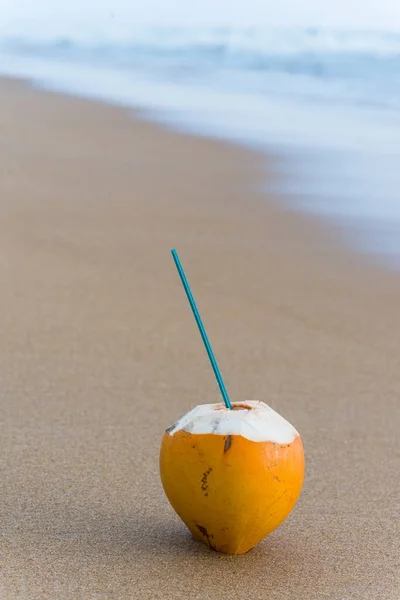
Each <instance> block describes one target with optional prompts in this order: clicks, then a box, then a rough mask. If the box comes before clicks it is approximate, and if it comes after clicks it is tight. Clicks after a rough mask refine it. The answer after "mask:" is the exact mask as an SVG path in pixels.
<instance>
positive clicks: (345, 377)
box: [0, 79, 400, 600]
mask: <svg viewBox="0 0 400 600" xmlns="http://www.w3.org/2000/svg"><path fill="white" fill-rule="evenodd" d="M139 116H140V115H139ZM0 126H1V130H2V136H3V139H4V140H5V143H4V146H3V148H2V149H1V150H0V165H1V166H0V171H1V178H0V181H1V182H2V183H1V185H2V188H3V189H2V191H1V198H2V202H1V205H0V257H3V258H2V259H1V258H0V276H1V278H2V283H3V285H2V288H3V290H4V291H3V293H2V295H1V299H0V302H1V305H0V309H1V314H2V315H5V316H6V317H5V318H4V319H3V327H2V336H1V339H0V362H1V364H2V378H1V381H0V393H1V396H2V398H3V399H4V400H3V403H2V408H1V410H2V414H1V420H0V424H1V425H2V429H4V430H3V431H2V433H1V440H2V441H1V455H2V461H3V462H4V464H3V465H2V466H3V469H2V471H3V473H2V477H3V485H4V490H5V492H4V494H3V505H2V508H1V509H0V510H1V511H2V514H1V518H2V522H3V523H5V526H4V528H3V532H2V537H1V538H0V546H1V551H2V554H3V565H2V567H3V578H2V583H1V584H0V585H1V586H3V587H2V588H1V587H0V590H2V593H3V595H4V596H5V597H7V599H9V600H13V599H14V598H18V599H24V598H26V599H27V600H30V598H32V597H33V596H35V597H36V596H38V597H40V598H41V599H43V600H46V599H47V598H48V599H49V600H50V599H51V600H53V599H54V597H58V598H62V599H63V600H64V599H65V600H68V599H69V598H71V599H72V598H73V599H74V600H76V599H77V598H80V597H82V598H83V597H85V598H91V597H96V595H97V596H101V595H103V596H104V597H110V598H118V599H122V600H123V599H124V598H131V597H132V594H133V593H135V597H136V598H138V599H141V598H143V600H144V599H146V598H156V597H158V595H159V594H162V596H163V597H164V598H179V597H182V598H188V597H190V598H193V599H197V598H198V599H199V600H203V599H204V598H205V597H219V596H222V595H223V594H226V595H229V597H230V598H232V599H236V598H238V599H239V598H242V597H243V596H244V595H246V597H247V598H249V600H253V598H254V600H256V599H258V598H260V597H268V598H269V599H271V600H282V598H283V597H284V598H285V599H287V600H292V599H293V600H302V599H303V598H304V600H320V598H321V597H323V596H324V595H326V596H327V597H330V598H334V599H335V600H336V598H337V599H338V600H339V599H341V598H346V600H347V599H355V600H356V599H357V600H361V599H364V598H365V597H368V598H369V599H371V600H375V599H376V600H382V598H385V600H392V599H393V600H397V593H398V591H397V590H398V582H399V578H400V572H399V569H398V564H397V562H398V561H397V556H398V551H399V549H400V548H399V541H398V536H397V535H396V531H395V523H396V518H397V507H396V502H395V500H396V493H395V492H396V490H395V487H396V481H397V480H398V477H397V472H398V455H399V447H398V429H399V425H400V423H399V413H398V408H397V405H398V401H397V399H398V395H399V392H400V389H399V382H398V365H397V358H396V357H397V351H398V347H399V343H400V315H399V311H398V306H399V303H400V281H399V279H398V277H396V276H395V275H394V274H392V273H391V272H389V271H386V270H385V269H380V268H376V267H374V266H373V265H371V264H368V261H366V260H364V258H363V256H362V255H358V254H356V253H355V252H354V253H353V252H351V251H348V249H345V248H341V247H340V243H339V241H338V240H337V239H336V238H335V233H334V232H333V231H332V230H331V228H330V227H325V225H324V224H323V223H320V221H319V219H317V218H313V217H312V218H309V217H308V216H304V215H302V214H298V213H294V212H293V211H291V210H290V209H287V207H282V206H279V204H278V203H277V202H276V201H274V199H273V198H268V197H267V196H265V194H264V193H263V192H262V191H258V187H259V183H260V180H261V179H262V178H263V176H264V174H265V166H264V162H263V160H261V158H260V157H259V156H258V155H257V154H256V153H252V152H249V151H248V150H244V149H240V148H238V147H236V146H234V145H232V144H229V143H227V142H220V141H214V140H209V139H205V138H200V137H199V138H198V137H195V136H191V135H188V134H179V133H175V132H171V131H170V130H168V129H167V128H164V127H160V126H159V125H158V124H153V123H150V122H148V121H141V120H140V118H134V117H131V111H129V113H127V112H126V110H125V109H121V108H115V107H112V106H108V105H105V104H103V103H95V102H90V101H88V100H81V99H76V98H73V97H70V96H65V95H60V94H57V93H55V92H44V91H39V90H37V89H36V88H34V87H32V86H31V85H30V84H26V83H21V82H10V81H6V80H4V79H1V80H0ZM273 165H274V157H271V159H270V161H269V163H267V176H269V177H273V176H274V175H273V168H274V167H273ZM268 170H270V173H268ZM172 247H176V248H177V249H178V251H179V254H180V257H181V260H182V263H183V265H184V268H185V270H186V272H187V275H188V278H189V281H190V283H191V286H192V288H193V293H194V294H195V297H196V300H197V301H198V304H199V309H200V310H201V313H202V316H203V318H204V321H205V325H206V328H207V331H208V333H209V335H210V339H211V342H212V344H213V347H214V350H215V353H216V356H217V359H218V362H219V364H220V367H221V371H222V373H223V376H224V379H225V381H226V383H227V387H228V389H229V392H230V395H231V397H232V399H234V400H244V399H249V398H257V399H261V400H264V401H266V402H267V403H268V404H271V406H272V407H273V408H274V409H276V410H277V411H278V412H280V413H281V414H282V415H283V416H284V417H285V418H287V419H288V420H289V421H290V422H291V423H293V425H294V426H295V427H296V429H298V431H299V432H300V433H301V435H302V438H303V441H304V445H305V456H306V479H305V484H304V488H303V493H302V496H301V498H300V500H299V503H298V505H297V507H296V508H295V510H294V511H293V513H292V514H291V515H290V517H289V518H288V520H287V521H286V522H285V523H284V524H283V525H282V526H281V527H280V528H279V529H278V530H276V531H275V532H274V533H273V534H271V536H269V537H268V538H267V539H266V540H264V541H263V542H262V543H261V544H260V545H259V546H257V547H256V548H255V549H254V550H253V551H251V552H250V553H248V554H247V555H245V556H244V557H243V558H242V559H231V558H221V557H219V556H218V555H215V554H214V553H213V552H211V551H208V550H207V549H206V548H204V547H203V546H201V545H198V544H196V543H195V542H193V541H192V540H191V539H190V537H189V535H188V534H187V533H186V530H185V528H184V527H183V525H182V524H181V523H180V522H179V520H178V519H177V517H176V516H175V515H174V514H173V512H172V509H170V507H169V505H168V502H167V500H166V498H165V496H164V494H163V492H162V489H161V484H160V481H159V474H158V451H159V444H160V442H161V436H162V433H163V431H164V429H165V428H166V427H168V426H170V425H171V424H172V423H173V422H174V421H176V419H177V418H179V417H180V416H181V415H182V414H184V413H185V412H187V411H188V410H189V409H190V408H192V407H193V406H194V405H195V404H199V403H203V402H214V401H218V400H219V397H218V390H217V389H216V385H215V383H214V380H213V376H212V373H211V371H210V368H209V365H208V364H207V358H206V356H205V355H204V351H203V349H202V347H201V340H200V338H199V336H198V333H197V330H196V327H195V323H194V321H193V319H192V316H191V314H190V310H189V308H188V306H187V302H186V299H185V297H184V294H183V292H182V289H181V286H180V283H179V281H178V278H177V275H176V273H175V271H174V266H173V263H172V259H171V258H170V255H169V250H170V248H172ZM366 440H372V442H371V443H368V442H366ZM155 565H156V573H153V570H154V568H155Z"/></svg>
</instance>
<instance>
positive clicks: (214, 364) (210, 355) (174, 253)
mask: <svg viewBox="0 0 400 600" xmlns="http://www.w3.org/2000/svg"><path fill="white" fill-rule="evenodd" d="M171 254H172V258H173V259H174V261H175V265H176V268H177V269H178V273H179V277H180V278H181V281H182V285H183V287H184V288H185V292H186V296H187V298H188V300H189V304H190V307H191V309H192V311H193V315H194V318H195V319H196V323H197V327H198V328H199V331H200V335H201V337H202V339H203V342H204V346H205V347H206V350H207V354H208V358H209V359H210V363H211V366H212V368H213V371H214V375H215V377H216V379H217V383H218V386H219V389H220V390H221V394H222V398H223V399H224V403H225V406H226V408H229V409H230V410H232V404H231V401H230V400H229V396H228V392H227V391H226V387H225V384H224V381H223V379H222V376H221V372H220V370H219V368H218V365H217V361H216V360H215V356H214V352H213V351H212V348H211V344H210V342H209V340H208V337H207V333H206V330H205V329H204V325H203V322H202V320H201V317H200V313H199V311H198V309H197V306H196V302H195V301H194V298H193V294H192V292H191V290H190V286H189V282H188V280H187V279H186V275H185V271H184V270H183V267H182V265H181V261H180V260H179V256H178V253H177V251H176V250H171Z"/></svg>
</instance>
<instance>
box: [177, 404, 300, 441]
mask: <svg viewBox="0 0 400 600" xmlns="http://www.w3.org/2000/svg"><path fill="white" fill-rule="evenodd" d="M232 406H233V409H232V410H230V409H228V408H226V407H225V405H224V404H223V403H219V404H199V406H196V408H193V410H191V411H189V412H188V413H187V414H186V415H185V416H184V417H182V418H181V419H179V421H177V422H176V423H175V424H174V425H173V426H172V427H170V428H169V429H167V433H168V434H169V435H174V433H176V432H177V431H181V430H183V431H187V432H188V433H197V434H205V433H214V434H216V435H241V436H242V437H244V438H247V439H248V440H250V441H252V442H267V441H268V442H274V443H276V444H290V443H291V442H293V440H294V438H295V437H296V436H297V435H298V433H297V431H296V429H295V428H294V427H293V426H292V425H291V424H290V423H289V422H288V421H286V419H284V418H283V417H281V415H279V414H278V413H277V412H275V411H274V410H273V409H272V408H271V407H269V406H268V405H267V404H264V402H258V401H256V400H246V401H245V402H233V403H232Z"/></svg>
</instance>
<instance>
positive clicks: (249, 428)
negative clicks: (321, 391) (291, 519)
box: [160, 401, 304, 554]
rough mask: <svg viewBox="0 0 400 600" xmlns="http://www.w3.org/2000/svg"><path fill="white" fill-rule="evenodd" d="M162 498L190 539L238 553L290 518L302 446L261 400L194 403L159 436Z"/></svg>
mask: <svg viewBox="0 0 400 600" xmlns="http://www.w3.org/2000/svg"><path fill="white" fill-rule="evenodd" d="M160 474H161V480H162V484H163V487H164V490H165V493H166V495H167V497H168V499H169V501H170V503H171V505H172V507H173V508H174V509H175V511H176V512H177V514H178V515H179V516H180V518H181V519H182V520H183V521H184V523H185V524H186V525H187V527H188V528H189V530H190V531H191V533H192V535H193V537H194V538H195V539H197V540H200V541H202V542H204V543H206V544H208V546H210V548H212V549H214V550H217V551H219V552H224V553H227V554H244V553H245V552H247V551H248V550H250V548H252V547H253V546H255V545H256V544H257V543H258V542H259V541H261V540H262V539H263V538H264V537H265V536H266V535H268V534H269V533H270V532H271V531H273V530H274V529H275V528H276V527H278V525H280V523H282V521H283V520H284V519H285V518H286V517H287V516H288V514H289V513H290V511H291V510H292V508H293V507H294V505H295V503H296V501H297V498H298V496H299V494H300V491H301V487H302V483H303V475H304V455H303V445H302V442H301V439H300V436H299V434H298V433H297V431H296V430H295V429H294V427H293V426H292V425H291V424H290V423H288V421H286V420H285V419H284V418H283V417H281V416H280V415H279V414H278V413H276V412H275V411H274V410H273V409H272V408H270V407H269V406H267V405H266V404H264V403H263V402H255V401H247V402H243V403H233V410H228V409H227V408H226V407H225V406H224V405H223V404H203V405H199V406H197V407H196V408H194V409H193V410H191V411H190V412H189V413H187V414H186V415H185V416H184V417H182V418H181V419H180V420H179V421H177V423H175V425H173V426H172V427H170V428H169V429H167V431H166V432H165V434H164V437H163V440H162V444H161V452H160Z"/></svg>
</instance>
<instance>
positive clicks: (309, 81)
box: [0, 19, 400, 268]
mask: <svg viewBox="0 0 400 600" xmlns="http://www.w3.org/2000/svg"><path fill="white" fill-rule="evenodd" d="M0 73H2V74H5V75H12V76H22V77H28V78H30V79H31V80H32V81H34V82H35V83H36V84H37V85H41V86H44V87H48V88H52V89H56V90H62V91H65V92H68V93H72V94H77V95H82V96H86V97H91V98H98V99H102V100H106V101H109V102H113V103H118V104H122V105H127V106H132V107H135V108H140V109H141V110H142V111H144V113H145V114H148V115H149V117H150V118H153V119H158V120H160V121H162V122H164V123H166V124H167V125H169V126H171V127H174V128H177V129H183V130H185V131H191V132H194V133H197V134H200V135H207V136H215V137H220V138H224V139H230V140H232V141H234V142H237V143H240V144H246V145H249V146H252V147H256V148H257V149H260V150H266V151H271V150H272V151H274V152H277V153H279V154H280V155H282V156H284V157H286V161H283V162H282V163H281V164H283V165H284V169H283V173H282V175H283V176H282V177H278V178H276V179H275V180H273V181H272V182H269V184H268V185H269V187H270V191H272V192H273V193H274V194H275V195H276V196H277V197H280V198H281V199H282V202H286V203H287V204H288V205H289V206H291V207H293V209H296V210H303V211H309V212H310V213H312V214H317V215H319V216H321V218H324V219H329V220H330V221H331V222H335V223H337V226H338V227H340V228H341V229H342V231H343V232H345V238H346V240H347V243H349V244H352V245H353V246H354V247H355V248H357V249H359V250H360V251H363V252H366V253H369V254H370V255H371V256H372V255H373V256H375V257H376V258H378V259H379V260H382V261H384V262H385V263H386V264H387V265H389V266H391V267H395V268H399V267H400V169H399V166H400V31H399V32H396V31H357V30H328V29H318V28H302V29H299V28H298V29H293V28H292V29H288V28H268V27H261V26H253V27H239V26H236V27H232V26H229V27H221V26H218V27H210V26H208V27H182V26H181V27H178V26H177V27H172V26H169V27H165V26H164V27H152V26H149V25H147V26H134V25H129V24H125V25H124V26H121V23H119V25H118V26H116V25H115V24H113V21H112V19H110V21H104V22H103V23H102V24H101V26H100V25H99V24H96V25H94V24H93V23H91V22H87V23H81V24H80V25H79V26H78V25H77V24H75V25H74V26H72V25H71V24H62V23H61V24H60V23H58V26H57V27H56V26H53V24H52V23H51V22H50V21H49V22H48V23H47V24H46V26H42V27H32V26H30V25H29V22H27V23H25V22H20V23H18V24H17V26H13V27H11V26H8V27H5V26H3V27H1V25H0Z"/></svg>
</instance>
